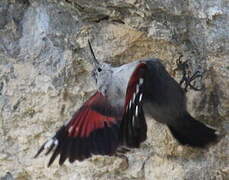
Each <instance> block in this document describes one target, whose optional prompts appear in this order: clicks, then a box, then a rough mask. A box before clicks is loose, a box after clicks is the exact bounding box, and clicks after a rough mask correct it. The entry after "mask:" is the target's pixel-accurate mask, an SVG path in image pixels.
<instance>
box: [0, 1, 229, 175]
mask: <svg viewBox="0 0 229 180" xmlns="http://www.w3.org/2000/svg"><path fill="white" fill-rule="evenodd" d="M88 39H90V40H91V42H92V46H93V48H94V51H95V54H96V56H97V58H98V59H100V60H101V61H107V62H110V63H112V64H114V65H120V64H123V63H127V62H131V61H134V60H136V59H140V58H149V57H156V58H160V59H161V60H162V61H163V63H164V64H165V66H166V68H167V70H168V71H169V72H170V73H171V75H173V77H174V78H176V79H177V80H178V81H179V79H180V78H181V74H180V73H179V72H177V71H176V72H175V71H174V69H175V68H176V60H177V59H178V57H179V56H180V55H181V54H182V55H183V58H182V61H185V60H187V62H188V65H189V69H190V71H191V72H194V71H196V70H199V71H201V72H205V73H204V76H203V78H202V79H199V80H197V81H196V85H198V86H199V87H203V90H202V91H198V92H197V91H191V90H190V91H188V93H187V98H188V108H189V110H190V112H191V114H192V115H193V116H194V117H196V118H197V119H199V120H201V121H202V122H205V123H208V124H209V125H212V126H214V127H216V128H217V129H219V131H220V132H221V133H223V134H224V136H223V137H222V138H221V140H220V141H219V142H218V143H217V144H216V145H213V146H211V147H209V148H206V149H204V150H200V149H193V148H190V147H184V146H180V145H179V144H178V143H177V142H176V141H175V140H174V139H173V138H172V136H171V134H170V132H169V131H168V129H167V128H166V127H165V126H164V125H162V124H159V123H157V122H155V121H154V120H152V119H148V120H147V123H148V129H149V130H148V139H147V141H146V142H144V143H143V144H142V146H141V148H139V149H134V150H132V151H131V152H129V153H127V154H126V156H127V158H128V160H127V159H122V158H118V157H102V156H94V157H92V158H91V159H89V160H86V161H84V162H75V163H74V164H69V163H65V165H63V166H61V167H59V166H58V164H57V163H54V165H53V166H52V167H50V168H47V167H46V164H47V162H48V158H47V157H44V156H41V157H39V158H37V159H33V156H34V154H35V153H36V151H37V149H38V148H39V146H40V145H41V144H42V143H43V142H44V141H45V140H46V138H48V137H49V136H51V135H52V134H53V133H54V132H55V130H57V128H59V127H60V126H61V125H62V123H63V122H64V121H66V120H68V119H69V118H70V117H71V115H72V114H73V112H74V111H76V109H77V108H79V107H80V105H81V104H82V103H83V102H84V101H85V100H86V99H87V98H88V97H89V96H90V95H91V94H92V93H93V91H94V90H95V88H94V85H93V82H92V80H91V78H90V70H91V67H90V65H89V63H88V59H89V58H91V56H90V53H89V49H88V45H87V40H88ZM228 79H229V3H228V1H227V0H208V1H204V0H196V1H191V0H186V1H184V0H170V1H169V0H167V1H161V0H152V1H150V0H125V1H121V0H109V1H104V0H91V1H87V0H61V1H58V0H1V1H0V112H1V113H0V136H1V138H0V177H2V179H7V178H9V177H10V178H11V179H12V178H15V179H18V180H20V179H23V180H24V179H81V180H91V179H93V180H94V179H104V180H105V179H111V180H112V179H114V180H118V179H131V180H132V179H146V180H154V179H156V180H160V179H162V180H171V179H176V180H179V179H180V180H182V179H187V180H189V179H190V180H191V179H195V180H200V179H217V180H221V179H227V178H228V177H229V174H228V173H229V166H228V165H229V159H228V158H229V143H228V142H229V137H228V132H229V81H228ZM7 172H8V173H7ZM9 172H10V173H9ZM9 175H10V176H9Z"/></svg>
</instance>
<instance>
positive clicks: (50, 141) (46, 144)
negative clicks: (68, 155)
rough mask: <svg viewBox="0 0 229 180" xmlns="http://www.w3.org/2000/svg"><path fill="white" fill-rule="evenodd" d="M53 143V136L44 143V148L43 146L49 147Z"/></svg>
mask: <svg viewBox="0 0 229 180" xmlns="http://www.w3.org/2000/svg"><path fill="white" fill-rule="evenodd" d="M53 143H54V140H53V138H52V139H50V140H49V141H48V142H47V143H45V146H44V148H45V149H48V148H50V147H51V145H52V144H53Z"/></svg>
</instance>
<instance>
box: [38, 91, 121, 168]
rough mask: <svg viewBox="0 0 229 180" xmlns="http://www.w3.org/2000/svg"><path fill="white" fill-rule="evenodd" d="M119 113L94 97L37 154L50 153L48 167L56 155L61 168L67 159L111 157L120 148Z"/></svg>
mask: <svg viewBox="0 0 229 180" xmlns="http://www.w3.org/2000/svg"><path fill="white" fill-rule="evenodd" d="M121 116H122V113H119V112H118V111H117V110H116V108H113V107H112V106H111V105H110V103H109V102H108V101H107V99H106V98H105V97H104V96H103V95H102V94H101V93H100V92H97V93H95V94H94V95H93V96H92V97H91V98H90V99H89V100H88V101H86V102H85V103H84V105H83V106H82V107H81V108H80V109H79V110H78V111H77V112H76V113H75V114H74V116H73V117H72V119H71V120H70V122H69V123H68V124H66V125H64V126H62V127H61V128H60V129H59V130H58V131H57V132H56V134H55V136H53V137H52V138H51V139H50V140H48V141H46V142H45V143H44V144H43V145H42V146H41V148H40V149H39V150H38V152H37V154H36V155H35V157H37V156H38V155H39V154H40V153H41V152H42V151H44V150H45V149H46V150H47V152H46V154H45V155H47V154H49V153H50V152H53V153H52V156H51V158H50V160H49V163H48V166H50V165H51V164H52V163H53V161H54V160H55V159H56V157H57V156H58V155H60V159H59V164H60V165H62V164H63V163H64V162H65V160H66V159H67V158H68V159H69V161H70V162H71V163H72V162H74V161H75V160H80V161H81V160H84V159H86V158H89V157H90V156H91V155H92V154H101V155H112V154H114V152H115V151H116V149H117V147H118V145H119V144H120V139H119V132H120V121H121V119H122V118H121Z"/></svg>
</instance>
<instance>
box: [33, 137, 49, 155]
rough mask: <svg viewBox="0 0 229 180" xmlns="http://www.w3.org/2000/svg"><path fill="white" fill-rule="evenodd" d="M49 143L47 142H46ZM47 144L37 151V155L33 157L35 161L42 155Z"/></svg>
mask: <svg viewBox="0 0 229 180" xmlns="http://www.w3.org/2000/svg"><path fill="white" fill-rule="evenodd" d="M46 142H47V141H46ZM46 142H45V143H44V144H43V145H42V146H41V147H40V149H39V150H38V151H37V153H36V154H35V156H34V157H33V158H34V159H35V158H37V157H38V156H39V155H40V153H41V152H42V151H44V149H45V148H44V147H45V144H46Z"/></svg>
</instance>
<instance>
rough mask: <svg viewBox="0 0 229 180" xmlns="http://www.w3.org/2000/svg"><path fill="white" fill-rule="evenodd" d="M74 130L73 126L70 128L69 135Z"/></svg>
mask: <svg viewBox="0 0 229 180" xmlns="http://www.w3.org/2000/svg"><path fill="white" fill-rule="evenodd" d="M72 130H73V126H70V128H69V129H68V133H69V134H71V132H72Z"/></svg>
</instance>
